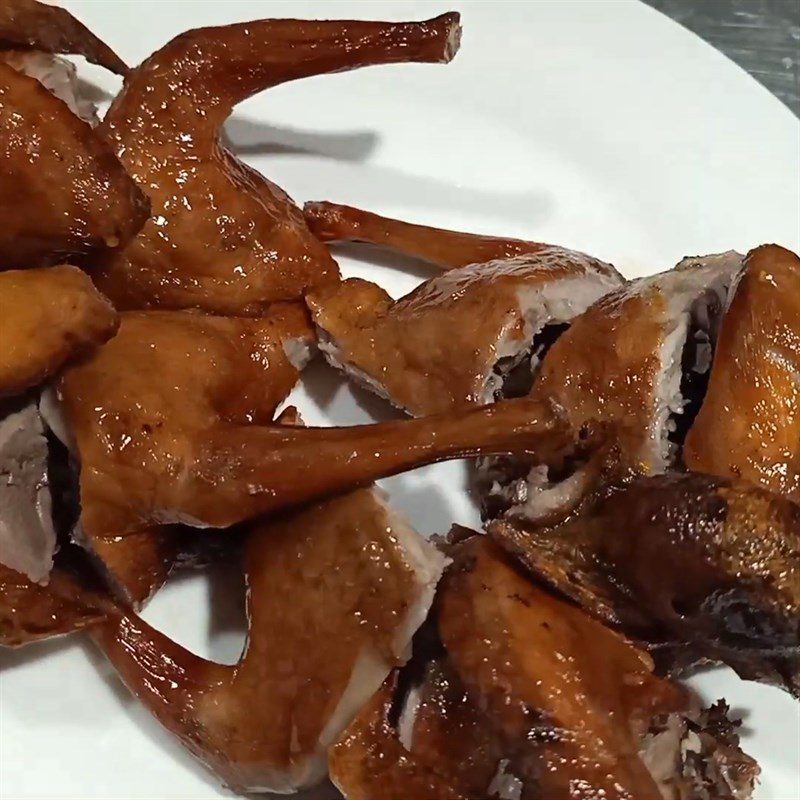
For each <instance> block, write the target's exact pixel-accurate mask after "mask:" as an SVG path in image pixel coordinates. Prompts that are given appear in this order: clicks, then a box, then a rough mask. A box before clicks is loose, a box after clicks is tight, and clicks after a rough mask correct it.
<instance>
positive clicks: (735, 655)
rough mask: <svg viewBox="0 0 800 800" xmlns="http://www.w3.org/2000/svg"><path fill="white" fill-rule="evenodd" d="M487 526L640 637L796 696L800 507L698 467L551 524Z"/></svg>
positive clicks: (562, 587)
mask: <svg viewBox="0 0 800 800" xmlns="http://www.w3.org/2000/svg"><path fill="white" fill-rule="evenodd" d="M489 531H490V532H491V534H492V535H493V536H494V537H495V538H497V539H498V540H499V541H501V542H502V543H503V544H504V546H506V547H507V548H509V549H510V550H511V552H513V553H514V554H515V555H517V556H518V557H519V558H520V559H521V560H522V562H523V563H524V564H525V565H526V566H527V567H528V568H529V569H530V570H532V571H533V572H534V573H535V574H536V575H537V576H538V577H539V578H541V579H543V580H545V581H546V582H547V583H549V584H550V585H551V586H552V587H553V588H554V589H556V590H558V591H560V592H562V593H564V594H565V595H566V596H568V597H570V598H571V599H573V600H575V601H576V602H578V603H580V604H581V605H582V606H583V607H584V608H585V609H587V610H588V611H589V612H590V613H592V614H594V615H595V616H597V617H598V618H600V619H602V620H603V621H605V622H607V623H609V624H611V625H614V626H615V627H617V628H619V629H621V630H622V631H623V632H624V633H626V634H627V635H629V636H633V637H635V638H637V639H639V640H642V641H644V642H646V643H647V644H648V645H649V646H650V647H651V648H653V650H654V653H655V654H656V655H657V657H658V660H659V663H660V664H661V665H662V666H663V667H664V668H665V669H668V670H671V671H681V670H682V669H683V668H685V667H689V666H692V665H694V664H696V663H703V662H706V661H715V662H722V663H725V664H728V665H729V666H731V667H733V669H735V670H736V671H737V672H738V673H739V674H740V675H742V677H744V678H750V679H755V680H762V681H764V682H767V683H772V684H775V685H778V686H781V687H782V688H784V689H786V690H788V691H789V692H791V693H793V694H795V695H797V694H800V621H799V620H800V507H798V506H796V505H795V504H794V503H791V502H789V501H788V500H785V499H784V498H781V497H779V496H777V495H773V494H770V493H769V492H766V491H763V490H761V489H755V488H751V487H748V486H747V485H745V484H739V485H736V484H732V483H731V482H730V481H728V480H726V479H723V478H712V477H709V476H704V475H698V474H691V473H690V474H686V475H663V476H656V477H652V478H645V479H640V480H639V481H636V482H634V483H633V484H631V485H630V486H629V487H627V488H624V489H621V490H619V491H615V492H613V493H611V495H610V496H608V497H606V498H601V499H600V500H598V501H597V502H595V503H593V504H592V503H590V504H589V505H588V506H587V507H586V508H585V510H584V511H583V512H582V513H581V514H580V515H578V516H577V517H576V518H574V519H571V520H568V521H567V522H565V523H564V524H563V525H559V526H556V527H553V528H542V529H527V528H523V527H521V526H519V525H518V524H515V523H511V522H497V523H493V524H492V525H490V527H489Z"/></svg>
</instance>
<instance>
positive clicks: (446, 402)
mask: <svg viewBox="0 0 800 800" xmlns="http://www.w3.org/2000/svg"><path fill="white" fill-rule="evenodd" d="M607 267H608V265H606V264H603V262H601V261H598V260H597V259H594V258H591V257H590V256H586V255H583V254H582V253H575V252H573V251H571V250H564V249H562V248H559V247H547V246H545V245H542V247H541V249H540V251H539V252H538V253H537V254H536V255H535V256H521V257H518V258H513V259H508V260H499V261H494V262H489V263H486V264H473V265H472V266H468V267H464V268H461V269H457V270H452V271H450V272H447V273H446V274H445V275H441V276H437V277H435V278H432V279H430V280H428V281H426V282H425V283H423V284H421V285H420V286H418V287H417V288H416V289H415V290H414V291H413V292H411V293H410V294H408V295H406V296H405V297H403V298H401V299H400V300H397V301H393V300H392V298H391V297H390V296H389V295H388V294H387V293H386V292H385V291H384V290H383V289H381V288H380V287H379V286H377V285H376V284H374V283H370V282H369V281H364V280H361V279H358V278H351V279H349V280H346V281H344V282H343V283H341V284H336V285H331V286H324V287H321V288H319V289H316V290H314V291H312V292H310V293H309V294H308V296H307V298H306V302H307V303H308V306H309V308H310V309H311V313H312V316H313V318H314V323H315V324H316V326H317V328H318V329H319V331H320V338H321V339H322V340H323V341H324V340H326V339H330V340H331V342H332V343H333V345H334V346H335V358H336V360H337V361H341V362H343V363H344V364H345V365H346V369H347V370H348V371H350V372H351V373H354V374H355V375H357V376H358V377H359V378H360V380H361V381H362V382H363V383H365V384H366V385H367V386H368V387H370V388H372V389H374V390H376V391H378V392H379V393H380V394H382V395H384V396H386V397H388V398H389V399H390V400H391V401H392V402H393V403H394V404H395V405H397V406H400V407H401V408H403V409H405V410H406V411H408V412H409V413H410V414H412V415H414V416H421V415H423V414H435V413H441V412H445V411H448V410H450V409H453V408H463V407H466V406H470V405H480V404H481V403H485V402H488V401H489V400H491V399H492V397H491V394H492V392H491V390H490V389H489V388H488V386H487V384H488V380H489V378H490V377H491V375H492V369H493V367H494V365H495V363H496V362H497V361H498V360H499V359H500V357H501V355H500V354H499V353H498V348H499V347H500V346H501V343H506V344H507V343H510V342H514V343H515V346H516V348H517V349H519V350H524V349H525V348H526V347H529V346H530V342H531V340H532V339H533V335H534V333H535V332H536V331H535V330H531V328H530V325H526V321H525V308H524V305H525V304H524V302H523V301H522V300H521V297H520V296H521V295H523V294H524V293H526V292H529V293H535V292H537V291H546V290H547V289H548V287H550V288H552V287H554V286H557V285H558V284H559V283H562V282H563V283H564V285H565V287H566V286H567V282H569V281H575V282H576V284H577V283H578V282H584V283H585V284H591V285H592V287H593V292H594V297H600V296H601V295H602V294H603V293H605V292H608V291H611V290H612V289H614V288H615V287H616V286H618V285H619V284H618V281H617V279H616V278H614V277H605V276H604V270H605V269H606V268H607ZM564 294H565V295H567V294H568V291H567V289H566V288H565V289H564ZM584 307H585V306H584ZM580 310H582V308H581V309H577V311H580ZM487 395H489V396H487Z"/></svg>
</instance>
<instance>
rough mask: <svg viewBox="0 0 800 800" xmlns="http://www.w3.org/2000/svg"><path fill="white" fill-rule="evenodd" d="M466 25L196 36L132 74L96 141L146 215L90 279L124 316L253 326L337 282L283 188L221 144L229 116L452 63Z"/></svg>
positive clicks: (260, 28) (270, 29)
mask: <svg viewBox="0 0 800 800" xmlns="http://www.w3.org/2000/svg"><path fill="white" fill-rule="evenodd" d="M458 36H459V27H458V15H457V14H446V15H443V16H441V17H438V18H436V19H435V20H429V21H427V22H417V23H386V22H312V21H302V20H258V21H254V22H246V23H240V24H236V25H227V26H224V27H219V28H203V29H199V30H194V31H189V32H188V33H185V34H182V35H181V36H179V37H177V38H176V39H173V40H172V41H171V42H169V43H168V44H167V45H165V46H164V47H163V48H162V49H161V50H159V51H158V52H156V53H154V54H153V55H152V56H151V57H150V58H148V59H147V60H146V61H144V62H143V63H142V64H141V65H140V66H139V67H137V68H136V69H134V70H133V71H132V72H131V73H130V75H129V76H128V78H127V80H126V82H125V87H124V89H123V90H122V92H121V93H120V95H119V96H118V97H117V98H116V100H115V101H114V103H113V105H112V106H111V108H110V109H109V111H108V113H107V115H106V117H105V119H104V121H103V123H102V125H101V132H102V134H103V135H104V136H105V137H106V138H107V140H108V141H109V142H110V143H111V144H112V146H113V147H114V148H115V150H116V152H117V154H118V155H119V157H120V159H121V160H122V161H123V163H124V164H125V166H126V168H127V169H128V170H129V172H130V173H131V175H132V176H133V178H134V180H135V181H136V182H137V183H138V185H139V186H140V187H142V189H143V190H144V191H146V192H147V194H148V196H149V197H150V200H151V204H152V216H151V218H150V220H149V221H148V222H147V224H146V225H145V226H144V228H143V229H142V232H141V233H140V235H139V236H138V237H137V238H136V239H135V240H134V241H133V242H132V243H131V244H130V245H129V246H128V247H126V248H125V249H124V250H123V251H122V252H120V253H119V254H117V255H115V256H114V257H113V258H111V259H108V260H106V261H104V263H103V264H102V265H101V270H100V271H99V272H97V273H96V280H97V282H98V285H99V286H100V288H101V289H102V290H103V291H104V292H105V293H106V294H107V295H108V296H109V297H110V298H111V299H112V300H113V301H114V303H115V305H117V307H118V308H122V309H137V308H155V307H159V308H172V309H178V308H199V309H203V310H206V311H210V312H214V313H221V314H231V315H259V314H260V313H261V312H262V311H263V310H264V308H265V307H266V306H267V305H268V304H269V303H272V302H275V301H278V300H292V299H297V298H299V297H300V296H301V295H302V293H303V292H304V291H305V290H306V289H307V288H309V287H311V286H316V285H318V284H322V283H326V282H331V281H336V280H338V277H339V272H338V268H337V266H336V263H335V262H334V261H333V259H332V258H331V257H330V254H329V253H328V251H327V249H326V248H325V247H324V246H323V245H322V244H321V243H320V242H319V240H317V239H316V238H315V237H314V236H313V235H312V234H311V232H310V231H309V230H308V228H307V227H306V224H305V222H304V220H303V214H302V211H301V210H300V209H299V208H297V207H296V206H295V205H294V203H293V202H292V200H291V199H290V198H289V197H288V196H287V195H286V194H285V192H283V191H282V190H281V189H280V188H279V187H277V186H275V184H273V183H271V182H270V181H268V180H267V179H266V178H264V177H262V176H261V175H260V174H258V173H257V172H255V171H254V170H252V169H250V168H249V167H247V166H246V165H245V164H243V163H241V162H240V161H238V160H237V159H236V158H235V156H234V155H233V154H232V153H230V152H228V151H227V150H226V149H225V148H224V147H223V146H222V145H221V144H220V142H219V130H220V127H221V126H222V124H223V123H224V122H225V119H226V118H227V117H228V115H229V114H230V112H231V110H232V109H233V107H234V106H235V105H236V104H237V103H239V102H240V101H242V100H244V99H245V98H247V97H249V96H251V95H253V94H256V93H257V92H260V91H263V90H264V89H268V88H270V87H272V86H277V85H278V84H281V83H286V82H287V81H292V80H297V79H299V78H305V77H308V76H311V75H320V74H324V73H329V72H340V71H343V70H349V69H355V68H357V67H362V66H367V65H371V64H391V63H398V62H411V61H419V62H447V61H449V60H450V59H451V58H452V56H453V55H454V54H455V52H456V50H457V48H458Z"/></svg>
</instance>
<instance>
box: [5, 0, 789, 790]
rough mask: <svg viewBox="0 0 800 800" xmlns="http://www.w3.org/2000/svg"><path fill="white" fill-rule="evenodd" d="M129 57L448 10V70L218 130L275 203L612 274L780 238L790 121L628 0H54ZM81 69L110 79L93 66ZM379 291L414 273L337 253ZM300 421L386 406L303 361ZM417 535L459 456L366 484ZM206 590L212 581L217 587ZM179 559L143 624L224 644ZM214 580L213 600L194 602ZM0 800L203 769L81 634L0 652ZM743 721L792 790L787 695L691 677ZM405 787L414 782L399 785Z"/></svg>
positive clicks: (441, 506)
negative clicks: (466, 235) (211, 33)
mask: <svg viewBox="0 0 800 800" xmlns="http://www.w3.org/2000/svg"><path fill="white" fill-rule="evenodd" d="M66 5H68V6H69V7H70V9H72V10H73V11H74V12H75V13H76V14H77V15H78V16H80V17H81V18H82V19H83V20H84V21H85V22H86V23H87V24H88V25H89V26H90V27H91V28H92V29H94V30H95V31H96V32H97V33H98V34H99V35H100V36H102V37H103V38H105V39H106V40H107V41H108V42H110V43H111V44H112V45H113V46H114V47H115V48H117V49H118V50H119V52H120V53H121V55H122V56H123V57H124V58H126V60H128V61H129V62H130V63H137V62H138V61H139V60H141V59H142V58H143V57H145V56H146V55H148V54H149V53H150V52H151V51H152V50H153V49H155V48H157V47H158V46H160V45H161V44H162V43H163V42H165V41H166V40H167V39H169V38H171V37H172V36H173V35H175V34H177V33H178V32H180V31H182V30H185V29H187V28H191V27H197V26H201V25H211V24H223V23H227V22H233V21H238V20H246V19H256V18H259V17H267V16H273V17H279V16H295V17H315V16H325V17H361V18H388V19H406V18H408V19H414V18H419V19H421V18H425V17H429V16H433V15H435V14H437V13H440V12H441V11H445V10H448V9H449V8H451V7H454V8H457V9H458V8H459V6H460V10H461V11H462V14H463V25H464V38H463V46H462V50H461V53H460V54H459V55H458V57H457V58H456V60H455V61H454V62H453V63H452V64H451V65H449V66H447V67H442V66H430V65H402V66H393V67H381V68H370V69H365V70H361V71H358V72H354V73H350V74H346V75H338V76H327V77H321V78H315V79H311V80H306V81H302V82H299V83H295V84H290V85H287V86H282V87H279V88H277V89H275V90H272V91H270V92H266V93H264V94H263V95H261V96H259V97H256V98H254V99H252V100H250V101H248V102H246V103H243V104H242V105H241V106H240V107H239V108H238V109H237V110H236V113H235V115H234V117H233V118H232V120H231V122H230V124H229V126H228V130H229V134H230V138H231V139H232V140H233V142H234V143H235V144H236V145H237V146H238V147H239V148H240V149H241V150H242V151H244V152H246V158H247V160H248V161H250V163H251V164H253V165H254V166H255V167H257V168H258V169H260V170H261V171H263V172H264V173H265V174H267V175H268V176H269V177H270V178H272V179H274V180H276V181H277V182H278V183H279V184H281V185H282V186H283V187H285V188H286V189H287V190H288V191H289V192H290V193H291V194H292V195H293V196H294V197H295V198H296V199H297V200H298V201H303V200H308V199H332V200H338V201H343V202H348V203H353V204H355V205H361V206H364V207H366V208H371V209H374V210H377V211H380V212H383V213H387V214H390V215H396V216H399V217H404V218H407V219H412V220H417V221H424V222H429V223H432V224H438V225H445V226H449V227H454V228H462V229H465V230H475V231H482V232H489V233H498V234H507V235H516V236H522V237H525V238H529V239H540V240H542V241H549V242H557V243H560V244H563V245H567V246H571V247H575V248H578V249H582V250H587V251H589V252H591V253H594V254H596V255H598V256H600V257H602V258H605V259H607V260H609V261H613V262H614V263H615V264H616V265H617V266H618V267H620V269H622V270H623V271H624V272H625V273H626V274H627V275H629V276H635V275H642V274H646V273H649V272H654V271H657V270H660V269H663V268H666V267H668V266H671V265H672V264H674V263H675V262H676V261H677V260H678V259H679V258H680V257H681V256H683V255H685V254H695V253H708V252H715V251H720V250H727V249H729V248H735V249H737V250H740V251H746V250H748V249H749V248H750V247H752V246H754V245H756V244H759V243H761V242H770V241H776V242H779V243H781V244H784V245H786V246H788V247H790V248H792V249H795V250H796V249H798V247H800V146H799V145H798V142H800V123H798V120H797V119H795V118H794V117H793V116H792V115H791V114H790V112H789V111H788V110H787V109H786V108H784V107H783V106H782V105H781V104H780V103H779V102H778V101H777V100H776V99H775V98H773V97H772V96H771V95H769V93H768V92H767V91H766V90H765V89H763V88H762V87H761V86H759V85H758V84H757V83H756V82H755V81H753V80H752V79H751V78H749V77H748V76H747V75H746V74H745V73H744V72H742V71H741V70H740V69H739V68H738V67H736V66H735V65H734V64H732V63H731V62H729V61H728V60H727V59H726V58H724V57H723V56H722V55H720V54H719V53H717V52H715V51H714V50H712V49H711V48H710V47H709V46H707V45H706V44H704V43H703V42H701V41H700V40H699V39H698V38H696V37H695V36H693V35H692V34H690V33H688V32H686V31H685V30H683V29H682V28H680V27H679V26H677V25H676V24H674V23H672V22H670V21H669V20H668V19H666V18H665V17H662V16H661V15H659V14H658V13H656V12H654V11H652V10H651V9H649V8H648V7H646V6H644V5H641V4H639V3H638V2H635V0H630V2H629V1H628V0H571V1H569V2H568V1H567V0H561V2H558V1H554V2H549V0H536V1H530V2H509V3H501V2H497V0H494V2H491V3H489V2H486V3H476V2H468V1H467V0H453V2H452V3H450V2H362V3H353V2H338V1H333V0H328V1H327V2H325V3H324V4H323V3H308V2H269V1H268V0H252V1H251V2H232V1H231V0H227V2H210V0H209V1H207V2H194V0H173V1H172V2H169V1H168V0H160V1H159V2H155V1H152V2H142V0H113V1H112V0H97V1H96V2H92V0H85V1H83V2H79V1H78V0H76V1H75V2H68V3H66ZM88 74H89V75H90V76H91V79H92V80H93V81H95V82H97V83H98V84H99V85H101V86H103V87H105V88H107V89H109V90H111V91H114V90H115V88H116V84H115V82H114V80H113V79H112V78H110V77H108V76H107V75H105V74H104V73H103V72H102V71H101V70H99V69H94V68H90V69H89V70H88ZM342 267H343V271H344V272H345V274H351V275H352V274H359V275H363V276H368V277H370V278H373V279H375V280H377V281H379V282H380V283H382V284H383V285H384V286H386V287H387V288H388V289H389V290H390V291H392V292H394V293H395V294H400V293H402V292H405V291H407V290H408V289H410V288H411V287H412V286H413V285H414V284H415V283H416V282H417V281H418V280H419V279H420V277H421V276H420V275H414V274H408V273H405V274H404V273H401V272H399V271H394V270H392V269H391V268H389V267H387V266H372V265H370V264H369V263H368V262H367V261H366V260H365V259H364V257H363V256H362V257H360V258H359V260H355V259H354V258H343V259H342ZM295 399H296V401H297V402H298V403H299V405H300V407H301V409H302V411H303V413H304V416H305V417H306V419H307V420H309V421H310V422H312V423H323V424H324V423H338V424H350V423H355V422H360V421H365V420H369V419H371V418H372V417H373V416H376V415H377V416H380V415H385V414H386V413H388V412H387V411H386V409H385V408H384V407H383V406H382V404H381V403H379V402H377V401H374V400H372V399H370V398H365V396H364V395H360V394H358V395H357V394H355V393H354V392H352V391H351V389H350V388H349V387H348V386H346V385H345V384H343V383H342V382H341V381H340V380H339V379H338V378H337V377H336V376H334V375H333V374H332V373H331V372H329V371H326V369H325V368H323V367H321V366H320V367H316V368H314V369H312V371H311V377H310V379H309V381H308V383H307V386H306V388H304V389H302V390H299V391H298V392H296V398H295ZM385 486H386V488H388V490H389V491H390V492H391V495H392V500H393V502H394V503H395V504H396V505H397V506H399V507H400V508H401V509H402V510H404V511H405V512H406V513H407V514H408V515H409V516H410V517H411V518H412V520H413V521H414V522H415V523H416V524H417V525H418V526H419V528H420V529H421V530H423V531H425V532H434V531H443V530H446V529H447V528H448V527H449V525H450V523H452V522H453V521H457V522H460V523H463V524H472V525H476V524H477V516H476V514H475V512H474V510H473V509H472V507H471V505H470V503H469V502H468V500H467V499H466V496H465V495H464V492H463V489H462V487H463V471H462V467H461V466H460V465H445V466H440V467H434V468H428V469H425V470H419V471H417V472H416V473H414V474H410V475H406V476H402V477H400V478H396V479H393V480H390V481H386V482H385ZM221 586H222V587H223V588H222V589H221V588H220V587H221ZM225 587H230V582H228V583H225V582H224V581H223V580H222V579H221V578H217V579H215V580H206V579H204V578H200V577H193V578H185V577H181V578H178V579H176V580H175V581H173V583H172V584H171V585H169V586H168V587H167V588H166V589H165V590H164V591H163V592H162V593H161V594H159V595H158V597H157V598H156V600H155V601H154V602H153V603H152V605H151V606H150V607H149V608H148V609H147V612H146V614H145V616H146V617H147V619H148V620H150V621H151V622H153V623H154V624H156V625H157V626H159V627H161V628H162V629H164V630H166V631H167V632H168V633H169V634H170V635H172V636H174V637H175V638H177V639H178V640H180V641H181V642H183V643H184V644H186V645H187V646H189V647H191V648H192V649H194V650H195V651H196V652H198V653H201V654H203V655H206V656H209V657H211V658H216V659H218V660H228V661H235V660H236V658H237V656H238V652H239V647H240V645H241V641H242V638H241V637H242V629H241V621H240V618H239V614H240V611H239V606H240V604H239V601H238V598H237V590H236V588H235V584H234V587H233V589H230V588H227V589H226V588H225ZM212 594H213V597H214V606H215V611H214V613H213V614H211V613H210V611H209V606H210V604H209V602H208V601H209V596H210V595H212ZM0 667H2V671H1V672H0V797H2V798H4V800H16V799H17V798H23V797H25V798H80V799H81V800H87V799H88V798H125V800H132V799H133V798H211V797H219V796H227V793H226V792H225V791H224V790H222V789H220V788H218V786H217V783H216V781H215V780H214V779H213V778H212V777H211V776H209V775H207V774H206V773H205V772H204V771H203V769H202V768H200V767H199V766H198V765H197V764H195V763H194V762H193V760H192V759H191V758H190V757H189V756H188V755H186V754H185V753H184V752H183V750H182V749H181V748H180V747H178V746H177V745H175V744H174V743H173V742H172V741H171V740H170V738H169V737H168V736H167V735H166V734H164V733H163V732H162V731H161V730H160V728H159V726H158V725H157V724H156V723H155V722H154V721H153V720H152V719H150V718H149V716H148V715H147V713H146V712H143V711H142V709H141V708H139V707H138V706H137V704H136V703H135V702H134V701H133V700H132V699H131V698H130V697H129V696H128V694H127V693H126V691H125V690H124V689H123V688H122V687H121V686H120V685H119V683H118V682H117V680H116V679H115V677H114V676H113V674H112V673H111V672H110V670H109V669H108V668H107V667H106V666H105V664H104V663H103V661H102V658H100V657H98V656H97V655H96V654H95V653H94V652H93V651H92V649H91V648H90V647H89V646H88V645H86V644H85V643H84V642H82V641H81V639H80V638H76V639H72V640H63V641H58V642H52V643H45V644H42V645H38V646H32V647H29V648H26V649H24V650H22V651H20V652H18V653H13V654H9V653H6V652H3V653H0ZM694 683H695V685H696V686H698V687H699V689H700V690H701V691H702V692H703V693H704V694H705V695H706V696H707V698H708V699H712V700H713V699H716V698H717V697H720V696H725V697H727V698H728V700H729V701H730V703H731V705H732V706H733V708H734V709H735V710H736V711H737V712H740V713H741V714H743V716H744V718H745V730H746V736H745V742H744V743H745V747H746V749H747V750H748V751H749V752H750V753H752V754H753V755H754V756H756V757H757V758H758V760H759V761H760V763H761V765H762V768H763V773H762V781H761V785H760V788H759V790H758V792H757V797H758V798H761V800H797V798H800V764H799V763H798V754H800V705H798V704H797V703H795V702H793V701H792V700H791V699H790V698H789V697H788V696H787V695H785V694H783V693H781V692H779V691H777V690H774V689H770V688H767V687H763V686H759V685H757V684H745V683H742V682H741V681H739V680H738V679H737V678H736V677H735V676H734V675H733V674H732V673H730V672H729V671H727V670H715V671H713V672H710V673H706V674H704V675H702V676H700V677H698V678H697V679H695V681H694ZM420 800H423V799H422V798H420Z"/></svg>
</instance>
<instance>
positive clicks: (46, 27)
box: [0, 0, 128, 75]
mask: <svg viewBox="0 0 800 800" xmlns="http://www.w3.org/2000/svg"><path fill="white" fill-rule="evenodd" d="M0 48H1V49H3V50H6V49H9V48H26V49H31V50H40V51H43V52H45V53H71V54H73V55H82V56H83V57H84V58H85V59H86V60H87V61H91V62H92V63H94V64H99V65H100V66H102V67H105V68H106V69H107V70H110V71H111V72H116V73H117V74H118V75H124V74H125V73H126V72H127V71H128V68H127V66H126V65H125V62H124V61H123V60H122V59H121V58H120V57H119V56H118V55H117V54H116V53H115V52H114V51H113V50H112V49H111V48H110V47H109V46H108V45H107V44H105V43H104V42H102V41H100V39H98V38H97V37H96V36H95V35H94V34H93V33H92V32H91V31H90V30H89V29H88V28H87V27H86V26H85V25H83V23H81V22H80V21H78V20H77V19H75V17H73V16H72V14H70V13H69V11H67V10H66V9H64V8H59V7H58V6H54V5H50V3H38V2H36V0H3V2H2V4H0Z"/></svg>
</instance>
